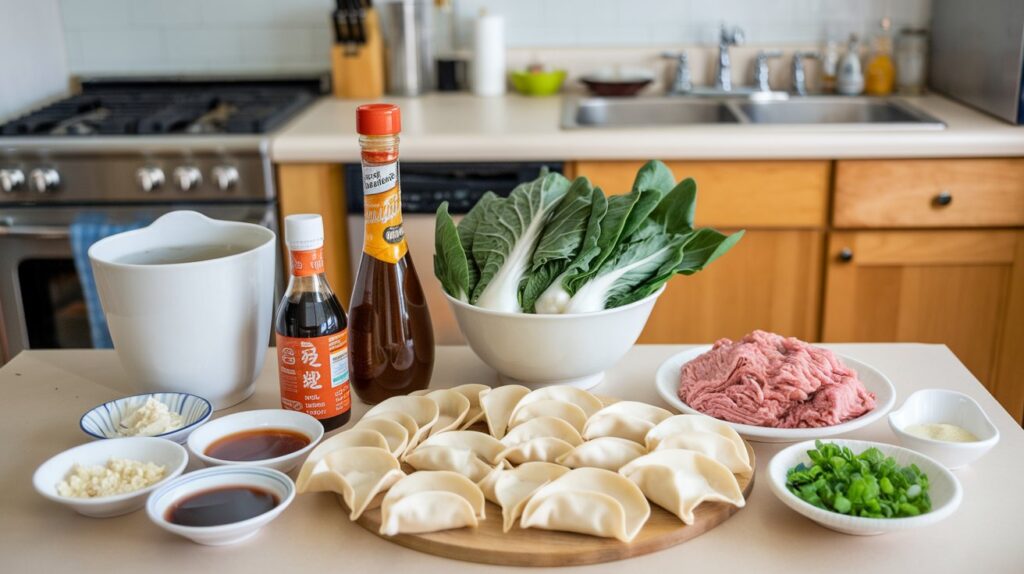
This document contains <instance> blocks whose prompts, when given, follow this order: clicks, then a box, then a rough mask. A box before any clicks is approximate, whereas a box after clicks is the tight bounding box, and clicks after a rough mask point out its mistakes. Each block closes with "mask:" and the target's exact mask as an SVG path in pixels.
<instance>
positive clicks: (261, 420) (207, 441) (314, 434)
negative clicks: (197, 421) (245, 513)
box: [188, 409, 324, 472]
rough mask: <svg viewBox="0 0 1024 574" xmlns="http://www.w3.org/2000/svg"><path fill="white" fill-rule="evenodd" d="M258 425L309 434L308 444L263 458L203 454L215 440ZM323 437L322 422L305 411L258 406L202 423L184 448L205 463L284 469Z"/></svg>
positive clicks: (300, 458)
mask: <svg viewBox="0 0 1024 574" xmlns="http://www.w3.org/2000/svg"><path fill="white" fill-rule="evenodd" d="M262 428H273V429H287V430H290V431H295V432H299V433H302V434H304V435H306V436H307V437H309V444H308V445H306V446H305V447H303V448H301V449H299V450H297V451H295V452H293V453H289V454H286V455H284V456H279V457H276V458H268V459H265V460H247V461H235V460H222V459H219V458H213V457H212V456H207V455H206V454H205V451H206V449H207V448H209V446H210V445H211V444H212V443H213V442H214V441H216V440H217V439H220V438H223V437H226V436H228V435H231V434H235V433H239V432H244V431H252V430H258V429H262ZM323 436H324V427H323V425H322V424H320V421H318V420H316V419H315V418H313V417H311V416H309V415H307V414H306V413H301V412H298V411H287V410H284V409H261V410H255V411H243V412H239V413H234V414H230V415H227V416H223V417H220V418H218V419H215V420H212V421H210V422H208V423H206V424H205V425H203V426H201V427H199V428H198V429H196V430H195V432H193V433H192V435H191V436H189V437H188V450H189V451H191V452H192V454H193V455H195V457H196V458H198V459H199V460H201V461H203V464H205V465H206V466H217V465H249V466H262V467H265V468H272V469H274V470H279V471H281V472H288V471H290V470H292V469H293V468H295V467H296V466H298V465H299V463H300V462H302V459H303V458H304V457H305V456H306V454H307V453H309V451H311V450H313V447H315V446H316V444H317V443H318V442H320V439H321V438H323Z"/></svg>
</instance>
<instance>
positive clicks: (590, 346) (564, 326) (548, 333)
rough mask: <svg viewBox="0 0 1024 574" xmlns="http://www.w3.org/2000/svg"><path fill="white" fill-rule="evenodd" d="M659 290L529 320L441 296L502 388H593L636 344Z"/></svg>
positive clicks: (528, 315)
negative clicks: (612, 303) (597, 308)
mask: <svg viewBox="0 0 1024 574" xmlns="http://www.w3.org/2000/svg"><path fill="white" fill-rule="evenodd" d="M664 292H665V287H662V288H661V289H658V290H657V291H656V292H654V293H652V294H650V295H648V296H647V297H645V298H643V299H641V300H639V301H635V302H633V303H630V304H628V305H623V306H621V307H615V308H612V309H605V310H604V311H597V312H594V313H570V314H564V315H535V314H533V313H505V312H501V311H492V310H490V309H483V308H481V307H477V306H475V305H470V304H469V303H465V302H463V301H459V300H457V299H453V298H452V297H450V296H449V295H448V294H447V293H446V294H445V297H446V298H447V299H448V304H449V306H450V307H451V308H452V311H453V312H454V313H455V319H456V320H457V321H458V323H459V330H460V331H462V334H463V336H465V337H466V341H467V342H468V343H469V346H470V348H471V349H473V352H474V353H476V355H477V356H478V357H480V359H481V360H482V361H483V362H484V363H487V365H488V366H489V367H491V368H492V369H494V370H495V371H498V375H499V376H500V377H501V379H502V382H503V383H505V384H520V385H525V386H527V387H530V388H539V387H545V386H549V385H570V386H574V387H578V388H581V389H589V388H591V387H594V386H596V385H597V384H598V383H600V382H601V380H602V379H603V378H604V371H605V370H606V369H608V368H609V367H611V366H612V365H614V364H615V363H617V362H619V359H621V358H622V357H623V356H624V355H625V354H626V352H627V351H629V349H631V348H632V347H633V344H634V343H636V340H637V338H639V337H640V332H641V331H643V329H644V325H646V324H647V318H648V317H650V315H651V310H653V309H654V304H655V303H656V302H657V300H658V297H659V296H660V295H661V294H662V293H664Z"/></svg>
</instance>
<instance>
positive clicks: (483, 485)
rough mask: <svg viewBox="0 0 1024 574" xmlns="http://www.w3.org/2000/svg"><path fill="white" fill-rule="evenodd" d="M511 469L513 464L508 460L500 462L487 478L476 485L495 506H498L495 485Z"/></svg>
mask: <svg viewBox="0 0 1024 574" xmlns="http://www.w3.org/2000/svg"><path fill="white" fill-rule="evenodd" d="M511 469H512V464H511V463H509V462H508V461H507V460H500V461H498V464H497V465H496V466H495V467H494V468H492V469H491V470H490V471H489V472H488V473H487V476H485V477H483V478H482V479H480V480H479V481H477V483H476V485H477V486H479V487H480V490H481V491H482V492H483V493H484V498H486V499H487V500H490V501H491V502H493V503H494V504H498V498H497V497H496V496H495V495H494V485H495V483H497V482H498V478H500V477H501V473H503V472H505V471H506V470H511Z"/></svg>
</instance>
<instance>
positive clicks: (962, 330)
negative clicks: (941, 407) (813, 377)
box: [823, 231, 1024, 420]
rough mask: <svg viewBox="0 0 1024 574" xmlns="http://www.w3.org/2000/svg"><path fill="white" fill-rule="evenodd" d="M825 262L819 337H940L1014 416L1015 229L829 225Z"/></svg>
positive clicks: (1018, 318) (1019, 316) (1020, 289)
mask: <svg viewBox="0 0 1024 574" xmlns="http://www.w3.org/2000/svg"><path fill="white" fill-rule="evenodd" d="M844 250H848V251H847V252H846V253H847V254H849V255H852V258H850V257H846V258H844V257H842V256H841V254H842V253H843V252H844ZM827 261H828V263H827V268H826V269H827V276H826V288H825V305H824V309H825V313H824V318H823V339H824V340H825V341H830V342H844V341H851V342H852V341H856V342H870V341H879V342H887V341H905V342H922V343H944V344H946V345H948V346H949V348H950V349H952V350H953V352H954V353H956V355H957V357H959V358H960V360H961V361H963V363H964V364H965V365H966V366H967V368H969V369H970V370H971V372H972V373H974V375H975V376H976V377H977V378H978V379H979V380H980V381H981V382H982V383H983V384H984V385H985V386H986V387H987V388H988V389H989V390H990V391H992V393H993V395H995V397H996V398H997V399H999V401H1000V402H1001V403H1002V404H1003V406H1004V407H1006V409H1007V410H1008V411H1010V413H1011V414H1012V415H1013V416H1014V417H1015V418H1016V419H1018V420H1021V417H1022V415H1024V364H1022V361H1021V358H1020V355H1021V353H1022V352H1024V334H1022V332H1021V328H1020V325H1021V324H1022V323H1024V279H1022V277H1024V232H1021V231H864V232H838V233H833V234H832V236H831V238H830V240H829V244H828V251H827Z"/></svg>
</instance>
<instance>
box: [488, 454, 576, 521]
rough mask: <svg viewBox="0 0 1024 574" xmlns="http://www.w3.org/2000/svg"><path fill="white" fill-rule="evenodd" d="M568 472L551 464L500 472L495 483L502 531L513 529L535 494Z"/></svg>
mask: <svg viewBox="0 0 1024 574" xmlns="http://www.w3.org/2000/svg"><path fill="white" fill-rule="evenodd" d="M567 472H569V469H568V468H565V467H564V466H562V465H559V464H552V463H550V462H527V463H525V464H521V465H519V466H517V467H516V468H513V469H511V470H502V471H500V473H499V474H498V477H497V479H496V480H495V481H494V503H495V504H497V505H498V506H500V507H501V518H502V526H501V529H502V531H503V532H508V531H509V530H511V529H512V527H513V526H514V525H515V523H516V520H517V519H518V518H519V516H520V515H521V514H522V513H523V508H524V507H525V506H526V503H527V501H528V500H529V499H530V496H531V495H533V493H534V492H536V491H537V490H539V489H540V487H542V486H544V485H545V484H547V483H549V482H551V481H552V480H554V479H556V478H558V477H560V476H562V475H563V474H565V473H567Z"/></svg>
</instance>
